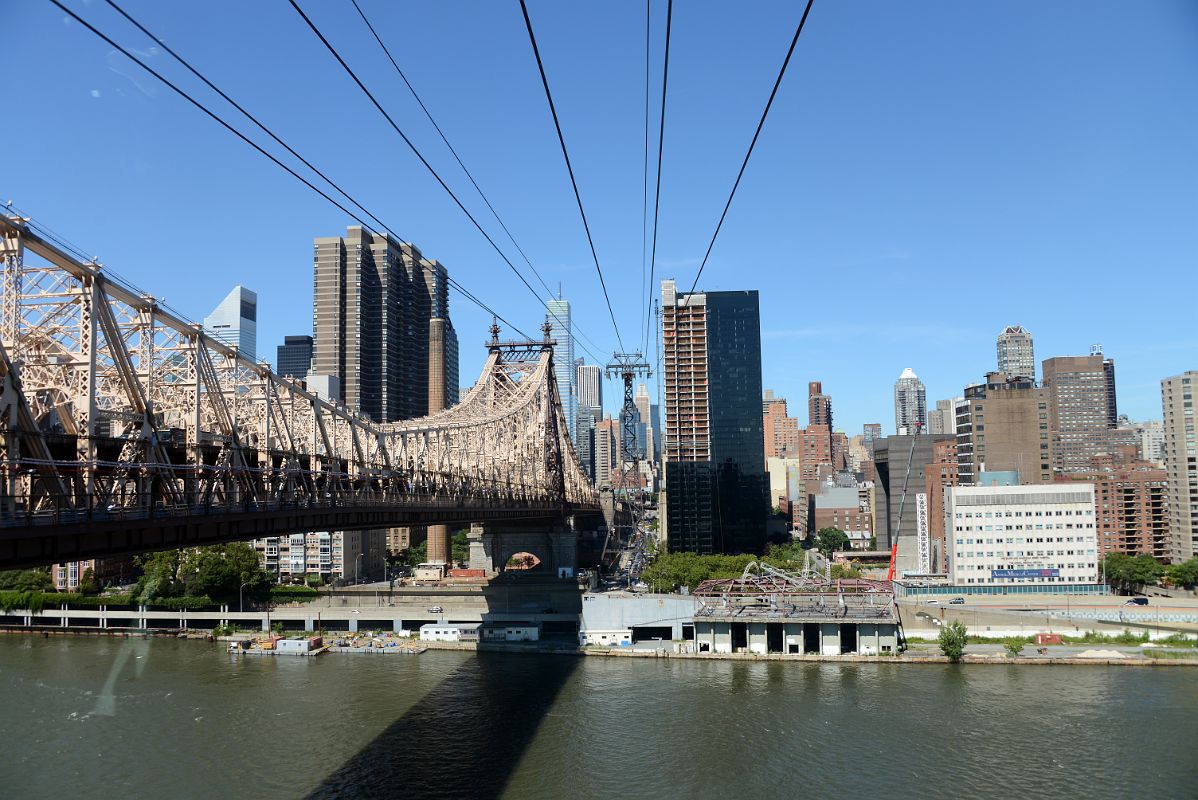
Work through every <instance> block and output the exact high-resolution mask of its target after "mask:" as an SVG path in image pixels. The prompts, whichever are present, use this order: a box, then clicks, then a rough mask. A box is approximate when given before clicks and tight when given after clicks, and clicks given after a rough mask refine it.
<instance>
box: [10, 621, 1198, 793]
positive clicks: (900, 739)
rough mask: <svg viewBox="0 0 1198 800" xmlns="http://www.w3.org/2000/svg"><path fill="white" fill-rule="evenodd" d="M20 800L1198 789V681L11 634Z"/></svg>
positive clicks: (998, 669) (1157, 672)
mask: <svg viewBox="0 0 1198 800" xmlns="http://www.w3.org/2000/svg"><path fill="white" fill-rule="evenodd" d="M0 795H2V796H5V797H13V798H24V797H29V798H34V797H93V798H107V797H120V798H135V797H162V798H192V797H194V798H208V797H223V798H242V797H244V798H282V797H287V798H290V797H405V798H421V797H444V798H470V797H484V798H486V797H505V798H525V797H530V798H611V799H613V800H614V799H615V798H624V797H652V798H665V799H667V800H668V799H670V798H708V797H710V798H725V799H726V800H750V799H751V798H772V797H804V798H806V797H817V798H818V797H863V796H869V797H900V798H907V797H912V798H915V797H920V798H938V797H944V798H949V797H951V798H990V797H1036V798H1041V797H1062V798H1066V797H1070V798H1072V797H1087V798H1107V797H1109V798H1123V797H1152V798H1182V797H1190V798H1192V797H1198V670H1194V669H1188V668H1178V667H1173V668H1161V667H1155V668H1132V667H1097V666H1095V667H1067V666H1052V667H1030V666H1029V667H1015V666H1001V665H1000V666H989V665H979V666H967V667H951V666H947V665H900V664H886V663H881V664H877V665H874V664H845V665H839V664H795V663H777V662H774V663H745V662H729V661H680V660H664V659H653V660H649V659H600V658H578V657H572V656H532V655H528V656H526V655H506V654H487V653H482V654H466V653H455V652H435V651H430V652H427V653H424V654H423V655H419V656H415V655H395V656H365V655H324V656H321V657H318V658H300V657H282V656H280V657H273V658H271V657H249V656H243V657H240V658H238V657H236V656H230V655H228V654H226V653H225V652H224V649H223V647H221V646H220V645H214V644H207V643H201V642H195V641H176V640H167V639H157V640H145V639H93V638H65V637H63V638H59V637H52V638H41V637H18V636H5V637H2V638H0Z"/></svg>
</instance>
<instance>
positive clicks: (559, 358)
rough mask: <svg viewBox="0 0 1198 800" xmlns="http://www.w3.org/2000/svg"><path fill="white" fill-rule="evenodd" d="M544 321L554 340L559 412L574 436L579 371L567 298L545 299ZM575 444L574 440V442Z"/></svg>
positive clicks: (554, 364) (554, 367) (554, 363)
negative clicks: (548, 325) (559, 403)
mask: <svg viewBox="0 0 1198 800" xmlns="http://www.w3.org/2000/svg"><path fill="white" fill-rule="evenodd" d="M545 307H546V308H547V309H548V313H547V314H546V315H545V321H546V322H548V323H549V324H550V325H551V326H553V327H552V328H551V330H550V332H549V338H550V340H551V341H552V342H553V375H554V377H555V378H557V392H558V395H560V397H561V401H562V413H564V414H565V415H566V426H567V429H568V430H569V431H570V432H571V434H573V435H575V436H576V435H577V433H578V432H577V431H576V430H575V423H576V421H577V419H578V373H577V372H576V365H575V363H574V328H573V327H572V325H571V321H570V301H569V300H561V299H558V300H548V301H546V302H545ZM575 444H577V441H575Z"/></svg>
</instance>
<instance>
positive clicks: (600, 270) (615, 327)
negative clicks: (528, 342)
mask: <svg viewBox="0 0 1198 800" xmlns="http://www.w3.org/2000/svg"><path fill="white" fill-rule="evenodd" d="M291 2H292V3H294V2H295V0H291ZM520 10H521V11H522V12H523V13H524V26H525V27H526V28H527V29H528V41H529V42H530V43H531V44H532V52H533V55H534V56H536V59H537V70H538V71H539V72H540V73H541V85H542V86H544V87H545V99H546V100H548V101H549V112H550V113H551V114H552V115H553V127H554V128H555V129H556V130H557V140H558V142H559V143H560V144H561V146H562V156H563V157H564V158H565V159H566V171H567V172H568V173H570V185H571V186H573V187H574V199H575V201H577V203H578V213H579V214H580V215H581V216H582V227H583V229H584V230H585V231H586V235H587V243H588V244H589V245H590V246H591V258H593V259H594V260H595V272H596V273H597V274H598V275H599V286H600V287H601V288H602V289H603V299H604V300H605V301H606V302H607V313H608V314H609V315H610V316H611V324H612V329H613V330H614V331H615V332H616V341H617V342H618V343H619V345H620V351H621V352H623V351H624V340H623V337H621V336H620V326H619V325H618V324H616V313H615V311H613V310H612V307H611V296H610V295H609V294H608V293H607V282H606V281H605V280H604V279H603V268H602V267H600V266H599V254H598V253H597V252H596V251H595V240H594V239H593V238H591V226H590V224H589V223H588V222H587V214H586V211H584V210H583V207H582V195H581V194H579V192H578V181H577V180H575V179H574V167H573V166H572V165H571V164H570V153H569V152H568V151H567V150H566V138H565V137H564V136H563V135H562V126H561V122H560V121H559V120H558V118H557V108H556V107H555V106H554V104H553V93H552V92H550V91H549V79H548V78H547V77H545V65H544V63H543V62H542V61H541V50H540V48H539V47H537V37H536V34H534V33H533V31H532V20H531V19H530V18H529V16H528V6H527V5H526V4H525V2H524V0H520Z"/></svg>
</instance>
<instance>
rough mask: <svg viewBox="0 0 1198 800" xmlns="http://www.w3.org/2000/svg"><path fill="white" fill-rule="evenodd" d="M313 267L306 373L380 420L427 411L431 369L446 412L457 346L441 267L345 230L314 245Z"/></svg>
mask: <svg viewBox="0 0 1198 800" xmlns="http://www.w3.org/2000/svg"><path fill="white" fill-rule="evenodd" d="M314 266H315V269H314V272H313V304H312V305H313V308H312V329H313V331H314V333H315V340H316V341H315V343H314V349H313V355H312V372H313V373H314V374H317V375H328V376H331V377H335V378H337V379H338V381H339V384H340V393H341V400H342V401H343V402H345V403H346V404H347V405H349V406H351V407H354V408H356V409H358V410H359V411H361V412H363V413H365V414H368V415H369V416H370V417H371V418H372V419H374V420H376V421H379V422H390V421H393V420H400V419H409V418H411V417H421V416H424V415H426V414H428V413H429V407H430V406H429V400H430V384H429V375H430V365H433V366H434V369H433V375H434V378H435V380H436V384H437V385H434V386H433V387H432V394H434V395H437V396H440V394H444V396H445V402H446V404H451V403H452V401H453V400H454V398H456V397H457V396H458V385H457V384H458V341H457V334H456V333H455V332H454V330H453V324H452V322H450V321H449V293H448V292H449V287H448V274H447V272H446V269H445V267H444V265H442V264H440V263H438V262H437V261H430V260H428V259H426V258H424V257H423V256H422V255H421V253H420V251H419V250H418V249H417V248H416V247H414V246H413V245H411V244H408V243H406V242H398V241H396V240H394V239H392V238H391V237H390V236H387V235H383V234H376V233H372V232H370V231H367V230H365V229H364V228H361V227H359V226H352V227H350V228H349V229H348V231H347V232H346V235H345V237H344V238H342V237H339V236H332V237H322V238H317V239H316V240H315V243H314ZM434 320H441V322H437V323H434ZM438 365H439V367H440V369H439V370H437V369H436V368H435V367H436V366H438ZM434 399H435V398H434Z"/></svg>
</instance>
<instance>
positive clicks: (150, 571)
mask: <svg viewBox="0 0 1198 800" xmlns="http://www.w3.org/2000/svg"><path fill="white" fill-rule="evenodd" d="M180 552H181V551H179V550H163V551H162V552H160V553H147V554H146V555H144V556H137V557H136V558H135V559H134V563H136V564H137V566H139V567H140V568H141V577H140V578H138V579H137V588H136V589H135V590H134V596H135V597H136V598H137V602H138V603H139V604H141V605H145V604H146V603H149V602H150V601H151V600H157V599H158V598H162V597H178V596H179V595H181V594H183V584H182V583H181V582H180V581H179V564H180V560H181V559H180Z"/></svg>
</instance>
